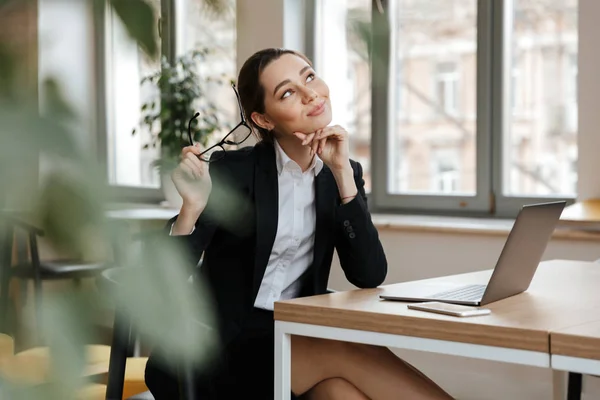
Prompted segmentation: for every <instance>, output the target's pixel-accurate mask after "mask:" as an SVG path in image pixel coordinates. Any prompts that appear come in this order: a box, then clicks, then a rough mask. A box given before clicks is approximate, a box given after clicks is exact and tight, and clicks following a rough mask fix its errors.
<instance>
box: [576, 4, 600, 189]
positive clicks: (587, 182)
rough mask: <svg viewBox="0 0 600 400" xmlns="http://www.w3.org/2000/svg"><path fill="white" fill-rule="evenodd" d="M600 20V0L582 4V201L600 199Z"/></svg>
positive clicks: (580, 65)
mask: <svg viewBox="0 0 600 400" xmlns="http://www.w3.org/2000/svg"><path fill="white" fill-rule="evenodd" d="M599 17H600V1H597V0H580V1H579V82H578V87H579V92H578V93H579V160H578V164H579V166H578V171H579V181H578V184H577V190H578V198H579V199H588V198H592V197H600V181H599V180H598V170H600V157H598V150H599V149H600V131H599V130H598V127H600V113H599V112H598V94H599V93H600V79H598V71H600V51H598V45H597V43H596V38H597V37H598V34H599V33H600V27H599V25H598V18H599Z"/></svg>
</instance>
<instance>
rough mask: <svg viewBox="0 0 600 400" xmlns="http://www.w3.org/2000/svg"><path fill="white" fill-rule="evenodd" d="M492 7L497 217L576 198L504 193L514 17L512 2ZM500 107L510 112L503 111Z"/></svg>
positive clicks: (493, 154)
mask: <svg viewBox="0 0 600 400" xmlns="http://www.w3.org/2000/svg"><path fill="white" fill-rule="evenodd" d="M490 3H491V6H492V10H491V12H492V20H491V21H490V22H491V25H492V26H493V45H492V46H493V49H494V50H493V51H494V54H493V57H494V59H495V60H496V61H495V62H494V64H493V65H492V68H493V69H492V77H493V81H492V86H491V92H492V93H501V96H500V99H499V100H497V101H494V102H492V108H493V109H492V115H493V119H492V131H491V135H492V194H493V196H494V203H495V204H494V208H492V210H490V212H491V213H493V214H495V215H497V216H499V217H514V216H516V214H517V213H518V211H519V209H520V208H521V206H522V205H523V204H531V203H540V202H547V201H559V200H566V201H567V203H568V204H572V203H574V201H575V197H576V196H574V197H546V196H507V195H505V194H504V193H503V186H504V183H505V182H504V181H505V180H506V176H505V174H504V168H503V167H504V158H505V155H506V152H507V151H508V146H509V142H508V141H506V140H504V139H505V137H506V131H505V129H506V127H508V126H510V123H511V120H510V118H511V113H510V110H511V104H510V92H507V90H509V89H510V85H505V84H504V82H510V79H511V75H512V60H511V57H510V56H507V55H510V54H511V53H512V47H511V38H512V24H513V16H514V8H513V7H514V1H513V0H499V1H494V2H490ZM503 110H509V112H506V113H503Z"/></svg>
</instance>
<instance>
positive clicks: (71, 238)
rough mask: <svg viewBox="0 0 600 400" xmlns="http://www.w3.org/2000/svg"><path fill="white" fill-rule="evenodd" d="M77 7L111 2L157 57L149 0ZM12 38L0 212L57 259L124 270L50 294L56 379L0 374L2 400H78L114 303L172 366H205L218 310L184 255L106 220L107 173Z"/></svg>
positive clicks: (1, 46)
mask: <svg viewBox="0 0 600 400" xmlns="http://www.w3.org/2000/svg"><path fill="white" fill-rule="evenodd" d="M27 1H34V0H0V16H1V15H2V13H3V11H6V10H8V9H9V8H13V7H15V3H20V2H27ZM74 1H75V0H74ZM78 1H89V2H92V1H94V2H106V4H108V5H109V6H111V7H113V9H114V10H115V12H116V14H117V15H118V16H119V17H120V18H121V19H122V21H123V23H124V25H125V26H126V27H127V32H128V33H129V34H130V35H131V37H132V38H134V39H135V40H136V41H137V43H138V44H139V46H140V47H141V48H142V49H143V50H144V51H145V52H146V53H147V54H148V56H150V57H158V56H159V55H158V48H159V46H158V45H157V36H158V35H157V34H156V26H155V25H154V21H155V20H156V16H155V15H154V13H155V11H154V9H153V7H151V6H150V5H149V4H148V3H147V2H146V1H144V0H78ZM224 3H227V2H226V1H218V0H211V1H206V5H207V6H213V10H214V11H215V12H217V13H219V12H223V10H224V9H225V8H224V7H225V6H224ZM94 6H96V7H94ZM97 6H98V4H95V5H94V4H90V9H94V10H99V9H100V10H101V9H102V7H97ZM9 38H10V36H8V37H7V36H6V35H2V36H0V211H1V212H3V213H4V212H7V213H11V212H13V211H18V212H20V213H24V214H26V215H27V216H28V219H29V221H30V222H32V223H34V224H35V225H37V226H39V227H40V228H42V229H43V230H44V231H45V235H44V241H45V243H46V244H47V245H49V246H50V247H51V248H52V249H53V250H54V251H56V252H58V253H61V254H64V253H68V254H77V255H80V256H81V257H82V258H84V259H94V260H105V261H113V260H114V256H116V255H118V258H117V259H116V265H117V267H118V268H121V269H123V270H124V271H126V273H125V274H124V275H123V277H122V280H121V282H119V284H118V285H113V286H110V285H108V286H106V287H104V288H103V289H102V290H99V291H84V292H82V291H76V290H73V291H71V290H68V289H65V290H62V291H60V292H51V291H47V292H45V293H44V303H43V306H42V310H41V315H42V319H41V321H38V322H41V325H40V326H39V328H40V329H41V332H39V333H40V337H41V338H43V343H42V344H43V345H45V346H49V347H50V349H51V354H52V355H53V357H52V360H51V361H52V367H51V371H52V377H51V379H50V381H49V382H48V383H47V384H44V385H38V386H35V387H32V386H25V385H19V384H16V383H14V382H10V381H7V380H6V379H4V378H3V377H2V376H0V399H2V400H3V399H11V400H17V399H18V400H21V399H23V400H34V399H45V400H66V399H75V398H76V393H77V391H78V389H79V388H80V387H81V385H83V384H85V380H84V379H83V378H81V376H80V375H81V371H82V370H83V366H84V365H85V359H84V357H85V352H84V350H83V349H84V347H83V346H84V345H85V344H89V343H94V340H95V339H96V338H95V337H94V332H95V331H94V323H95V322H96V321H95V320H94V319H95V317H97V315H98V314H99V312H100V310H105V309H107V308H111V307H113V306H114V305H115V304H120V305H123V307H124V311H125V312H126V315H127V316H128V317H129V318H131V320H132V321H133V323H134V325H135V326H136V328H137V330H138V332H139V334H140V335H142V336H143V337H146V338H150V340H151V342H152V344H154V345H156V346H160V347H161V348H162V349H164V350H165V351H166V352H168V353H169V355H171V356H172V357H171V360H172V361H173V362H177V363H179V362H187V363H201V362H203V360H205V359H206V357H207V356H208V355H209V354H210V352H211V351H215V349H217V348H218V346H217V344H218V343H217V341H216V340H217V339H216V338H217V335H216V332H215V331H214V330H213V329H212V328H211V327H212V326H214V315H213V306H212V304H211V303H210V300H209V298H208V296H206V295H205V293H206V292H205V291H204V290H202V282H196V284H195V285H194V286H193V285H191V284H190V283H189V281H188V278H189V265H186V261H185V257H183V255H182V254H183V250H182V249H178V248H175V247H174V246H173V244H172V243H171V242H169V241H168V237H167V236H166V235H160V236H158V237H157V238H154V239H153V242H152V245H151V246H144V247H143V249H144V251H143V252H142V251H141V250H140V249H141V246H140V243H138V242H136V241H135V240H133V239H132V238H130V236H129V232H126V231H124V230H123V227H122V226H121V225H120V224H116V223H115V221H112V220H110V219H108V218H107V217H106V215H105V212H106V209H107V203H108V201H109V199H110V197H109V193H110V190H109V189H110V188H109V187H108V185H107V183H106V178H105V176H106V174H105V173H104V170H103V168H104V167H103V166H102V165H100V164H99V163H98V162H97V161H96V159H95V157H94V156H93V154H91V152H90V150H89V149H84V148H82V147H81V145H80V142H79V141H78V140H77V138H76V137H75V136H76V135H74V134H73V132H72V129H71V126H72V125H71V123H72V122H73V121H74V120H77V119H78V118H79V117H78V115H76V113H75V112H74V111H73V107H71V106H70V105H69V102H68V101H67V100H66V99H65V97H64V96H63V95H62V91H61V87H60V85H59V84H58V83H57V80H55V79H52V78H49V79H47V80H46V81H44V82H40V85H39V86H40V87H41V88H42V89H43V90H40V93H43V95H44V98H43V99H39V98H37V91H33V92H36V93H32V92H31V91H28V90H25V89H24V88H23V87H21V86H20V85H19V79H18V78H17V75H18V73H19V70H20V69H21V68H22V66H21V65H19V60H20V58H19V56H18V54H16V53H15V52H14V51H15V48H14V46H11V44H10V43H8V42H7V40H8V39H9ZM40 103H43V104H44V110H45V112H44V113H43V114H41V113H40V112H39V107H38V104H40ZM82 134H83V133H82ZM40 166H42V167H40ZM0 216H1V214H0ZM198 288H199V289H200V290H197V289H198ZM32 325H35V324H32ZM174 328H177V329H176V331H174V330H173V329H174Z"/></svg>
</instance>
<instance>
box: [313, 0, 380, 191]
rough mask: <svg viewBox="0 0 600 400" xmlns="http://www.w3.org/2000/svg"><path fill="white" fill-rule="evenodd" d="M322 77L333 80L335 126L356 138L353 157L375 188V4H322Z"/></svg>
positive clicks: (351, 0) (366, 0)
mask: <svg viewBox="0 0 600 400" xmlns="http://www.w3.org/2000/svg"><path fill="white" fill-rule="evenodd" d="M316 19H317V22H316V24H315V37H316V38H318V40H315V56H314V60H313V61H314V64H315V68H316V71H317V73H318V74H319V75H320V76H321V77H322V78H323V79H324V80H325V82H327V84H328V85H329V89H330V97H331V105H332V109H333V121H332V123H333V124H338V125H341V126H343V127H344V128H345V129H346V130H347V131H348V134H349V136H350V157H351V158H352V159H354V160H356V161H358V162H360V163H361V165H362V167H363V177H364V179H365V189H366V190H367V192H368V191H370V190H371V162H370V161H371V77H370V73H371V72H370V68H369V63H370V61H369V48H370V29H371V0H321V1H318V2H317V5H316Z"/></svg>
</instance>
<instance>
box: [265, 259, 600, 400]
mask: <svg viewBox="0 0 600 400" xmlns="http://www.w3.org/2000/svg"><path fill="white" fill-rule="evenodd" d="M489 276H490V271H485V272H476V273H470V274H463V275H455V276H451V277H446V278H436V279H433V280H432V281H435V280H444V281H452V282H458V283H486V282H487V280H488V278H489ZM565 277H568V278H569V279H565ZM599 283H600V268H598V265H597V264H594V263H587V262H577V261H549V262H544V263H542V264H540V267H539V269H538V271H537V273H536V276H535V278H534V280H533V282H532V284H531V287H530V288H529V289H528V291H527V292H525V293H522V294H520V295H517V296H513V297H510V298H508V299H504V300H501V301H498V302H494V303H492V304H489V305H486V307H487V308H490V309H491V310H492V313H491V315H486V316H479V317H471V318H455V317H449V316H444V315H438V314H432V313H426V312H420V311H415V310H409V309H408V308H407V307H406V304H404V303H401V302H389V301H382V300H380V299H379V297H378V295H379V294H380V293H382V292H383V291H385V290H388V288H391V287H393V286H395V285H390V286H384V287H382V288H378V289H368V290H355V291H349V292H338V293H332V294H327V295H321V296H313V297H307V298H300V299H294V300H288V301H281V302H276V303H275V399H277V400H283V399H288V398H289V396H290V390H291V389H290V372H291V359H290V357H291V349H290V347H291V346H290V344H291V341H290V335H303V336H310V337H317V338H325V339H335V340H343V341H348V342H356V343H365V344H373V345H380V346H388V347H396V348H402V349H412V350H420V351H428V352H434V353H441V354H450V355H459V356H464V357H472V358H479V359H485V360H493V361H503V362H509V363H515V364H524V365H531V366H537V367H544V368H550V367H551V359H550V332H551V331H553V330H558V329H560V328H562V327H566V326H573V325H577V324H581V323H584V322H588V321H590V320H593V319H597V318H598V316H597V310H598V307H599V306H600V291H598V290H597V287H598V284H599ZM582 296H583V297H585V299H584V300H582Z"/></svg>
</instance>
